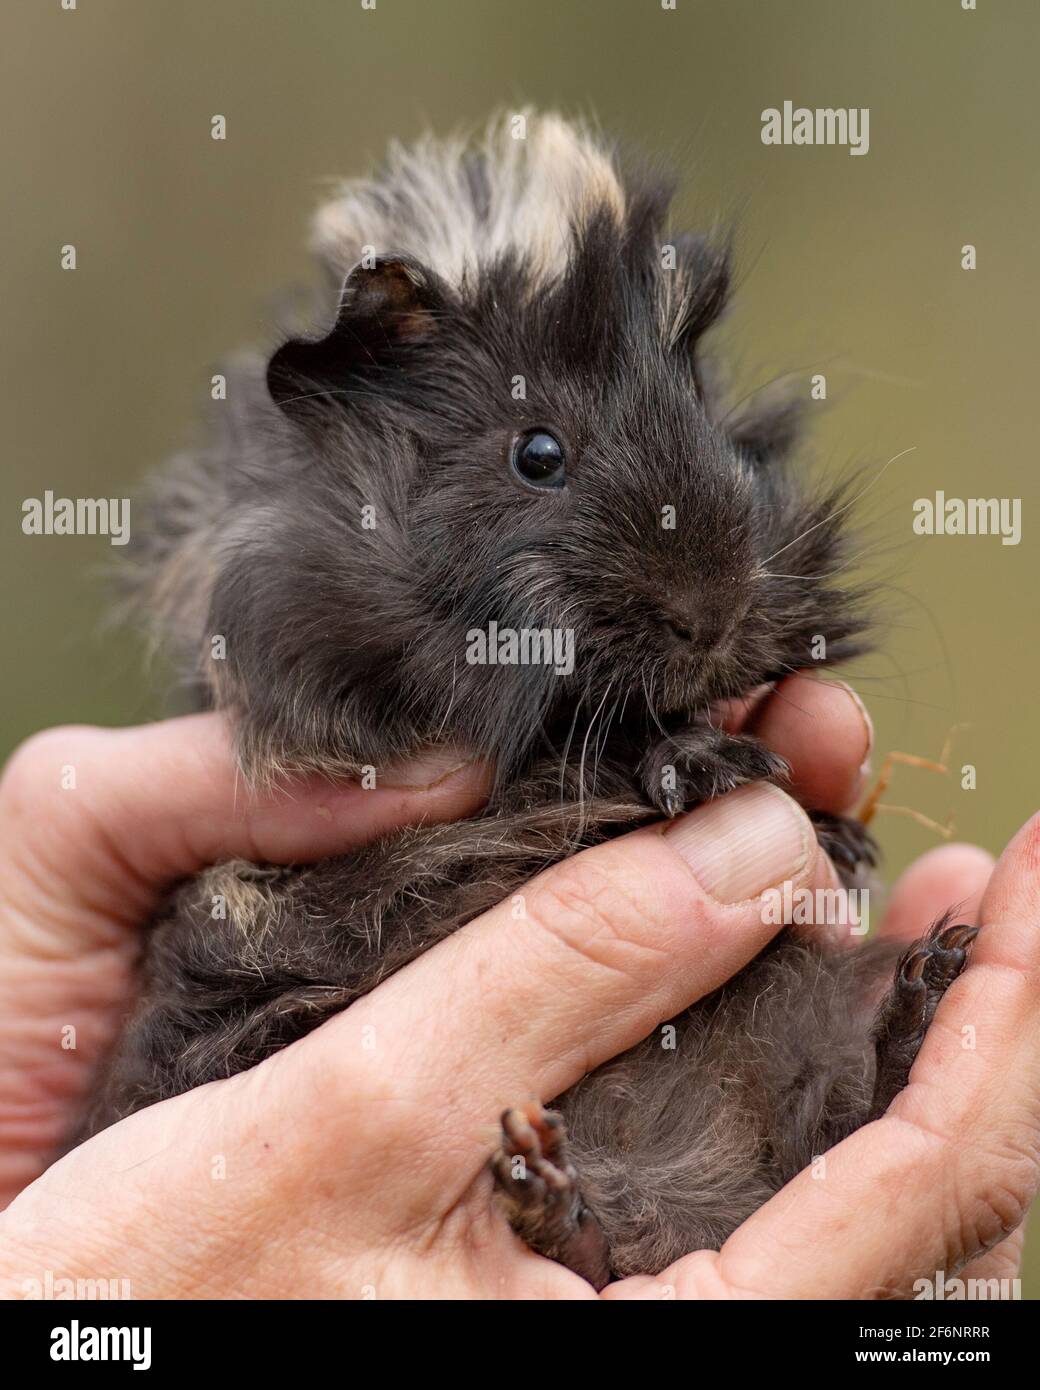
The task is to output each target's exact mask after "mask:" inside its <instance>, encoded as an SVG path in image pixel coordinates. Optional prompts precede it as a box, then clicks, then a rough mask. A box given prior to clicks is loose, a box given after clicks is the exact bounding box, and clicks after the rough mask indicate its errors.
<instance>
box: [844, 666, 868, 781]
mask: <svg viewBox="0 0 1040 1390" xmlns="http://www.w3.org/2000/svg"><path fill="white" fill-rule="evenodd" d="M835 683H836V685H837V686H838V688H839V690H844V692H845V694H846V695H847V696H848V697H849V699H850V700H851V701H852V703H853V704H854V705H855V706H856V709H857V711H858V713H859V717H860V718H861V719H862V720H863V761H862V762H861V763H860V766H859V770H860V775H861V776H863V777H865V776H866V775H867V773H868V772H869V771H870V760H871V758H872V757H873V756H874V721H873V719H871V717H870V715H869V714H868V713H867V707H866V705H865V704H864V703H863V701H862V700H861V699H860V698H859V696H858V695H857V694H856V692H855V691H854V690H853V688H852V686H851V685H846V684H845V682H844V681H837V682H835Z"/></svg>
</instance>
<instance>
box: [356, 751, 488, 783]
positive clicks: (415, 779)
mask: <svg viewBox="0 0 1040 1390" xmlns="http://www.w3.org/2000/svg"><path fill="white" fill-rule="evenodd" d="M472 761H473V759H472V758H464V757H462V756H461V754H460V753H459V752H458V751H457V750H451V749H448V750H443V751H437V752H431V753H429V754H426V755H424V756H421V757H418V758H413V759H412V761H411V762H407V763H396V764H394V763H392V764H391V765H390V766H389V767H388V768H387V769H386V771H385V772H381V771H380V769H379V768H378V767H377V768H376V786H377V787H393V788H397V789H403V788H406V789H408V790H409V791H428V790H429V789H430V787H436V786H439V785H440V783H441V782H445V781H447V779H448V778H449V777H450V776H451V775H452V773H455V772H460V771H461V770H462V769H463V768H464V767H466V766H467V764H469V763H470V762H472Z"/></svg>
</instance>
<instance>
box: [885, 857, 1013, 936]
mask: <svg viewBox="0 0 1040 1390" xmlns="http://www.w3.org/2000/svg"><path fill="white" fill-rule="evenodd" d="M995 863H996V860H995V859H994V858H993V856H992V854H990V853H989V852H988V851H987V850H984V849H980V848H979V847H978V845H940V846H939V847H938V848H936V849H932V850H929V851H928V853H927V854H923V855H922V856H921V858H920V859H918V860H917V861H916V862H915V863H913V864H911V866H910V868H909V869H907V870H906V872H905V873H904V874H902V875H901V876H900V878H899V879H898V880H897V881H896V884H895V887H894V888H893V889H892V895H891V897H890V899H889V903H888V908H887V910H886V912H885V917H884V921H883V922H882V924H881V929H880V931H879V932H878V936H879V937H883V938H885V939H886V940H889V941H914V940H916V939H917V937H919V936H923V935H924V933H925V932H926V931H927V930H928V928H929V926H930V925H931V924H932V922H934V921H935V920H936V918H937V917H940V916H941V915H942V913H944V912H945V911H946V910H947V909H948V908H953V909H954V913H955V916H956V918H957V920H958V922H972V923H975V922H977V921H978V919H979V918H978V914H979V907H980V904H981V902H982V895H983V893H984V892H985V891H986V885H987V884H988V883H989V880H990V876H991V874H992V873H993V866H994V864H995Z"/></svg>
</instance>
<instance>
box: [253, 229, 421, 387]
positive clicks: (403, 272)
mask: <svg viewBox="0 0 1040 1390" xmlns="http://www.w3.org/2000/svg"><path fill="white" fill-rule="evenodd" d="M443 305H444V293H443V289H442V287H441V284H440V282H439V281H438V280H437V279H436V277H435V276H434V275H433V274H432V272H430V271H429V270H427V269H426V268H425V266H422V265H420V264H419V262H418V261H415V260H413V259H412V258H411V257H410V256H396V255H390V256H377V257H375V258H374V260H372V261H359V262H358V263H357V265H356V266H354V268H353V270H351V271H350V273H349V274H348V275H347V278H346V280H345V281H344V282H343V289H342V290H341V292H340V301H339V310H338V312H337V314H336V322H335V323H334V324H333V326H332V329H331V331H330V332H329V333H327V334H326V335H325V337H324V338H291V339H290V340H289V342H287V343H286V344H285V345H284V346H283V347H280V348H279V349H278V351H277V352H276V353H275V354H274V356H273V357H272V358H271V360H270V362H269V363H268V365H267V389H268V390H269V391H270V393H271V398H272V400H274V401H275V403H276V404H277V405H279V406H280V407H281V408H282V409H283V410H291V409H292V406H293V404H294V402H295V401H300V402H304V403H306V402H307V401H313V400H314V399H315V398H316V397H320V396H322V395H325V394H326V393H332V392H338V393H342V392H344V391H345V389H349V381H350V378H351V377H356V376H358V375H359V374H362V373H364V372H365V371H367V370H370V369H371V368H373V367H380V366H386V365H389V364H391V363H393V362H394V361H396V360H397V359H398V357H399V356H400V355H402V352H403V350H406V349H408V348H410V347H413V346H415V345H417V344H421V343H422V342H423V341H424V340H425V339H427V338H429V337H432V336H433V334H435V333H436V331H437V315H438V311H439V310H440V309H441V308H442V307H443Z"/></svg>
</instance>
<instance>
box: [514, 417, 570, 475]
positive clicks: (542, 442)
mask: <svg viewBox="0 0 1040 1390" xmlns="http://www.w3.org/2000/svg"><path fill="white" fill-rule="evenodd" d="M512 462H513V471H514V472H515V473H517V474H518V475H519V476H520V477H521V478H523V480H524V482H525V483H529V484H530V485H531V486H532V487H563V486H564V484H565V483H566V481H567V470H566V468H565V466H564V459H563V445H562V444H561V443H560V441H559V440H558V439H557V438H556V436H555V435H554V434H550V433H549V431H548V430H528V431H527V433H526V434H521V435H518V436H517V438H516V439H515V440H514V441H513V460H512Z"/></svg>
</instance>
